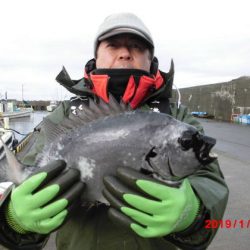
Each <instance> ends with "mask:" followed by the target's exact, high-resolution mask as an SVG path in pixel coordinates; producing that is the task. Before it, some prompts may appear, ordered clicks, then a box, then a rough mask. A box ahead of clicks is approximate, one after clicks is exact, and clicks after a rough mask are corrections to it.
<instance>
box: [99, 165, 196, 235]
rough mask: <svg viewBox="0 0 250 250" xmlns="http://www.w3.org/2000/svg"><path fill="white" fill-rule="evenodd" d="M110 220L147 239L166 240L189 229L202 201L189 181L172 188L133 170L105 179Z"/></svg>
mask: <svg viewBox="0 0 250 250" xmlns="http://www.w3.org/2000/svg"><path fill="white" fill-rule="evenodd" d="M104 185H105V189H104V192H103V194H104V196H105V197H106V199H107V200H108V201H109V202H110V204H111V207H112V208H110V211H109V213H110V216H111V218H112V219H113V220H115V221H119V222H121V223H122V224H124V225H127V226H128V225H129V227H130V228H131V229H132V230H133V231H134V232H135V233H137V234H138V235H140V236H141V237H144V238H150V237H162V236H166V235H168V234H170V233H173V232H180V231H183V230H184V229H186V228H188V227H189V226H190V225H191V224H192V223H193V222H194V220H195V218H196V216H197V214H198V211H199V199H198V198H197V197H196V195H195V194H194V191H193V189H192V187H191V185H190V183H189V180H188V179H184V181H183V182H182V184H181V186H180V187H170V186H167V185H166V184H165V183H164V184H163V183H159V181H156V180H155V179H153V178H151V177H148V176H145V175H144V174H141V173H138V172H137V171H135V170H133V169H130V168H118V170H117V177H116V178H115V177H112V176H108V177H105V178H104Z"/></svg>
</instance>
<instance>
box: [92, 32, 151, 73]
mask: <svg viewBox="0 0 250 250" xmlns="http://www.w3.org/2000/svg"><path fill="white" fill-rule="evenodd" d="M150 65H151V54H150V52H149V49H148V46H147V45H146V44H145V42H143V41H142V40H141V39H140V38H138V37H137V36H134V35H129V34H128V35H127V34H122V35H116V36H113V37H110V38H108V39H106V40H103V41H101V43H100V45H99V47H98V49H97V58H96V68H106V69H115V68H116V69H117V68H118V69H120V68H125V69H141V70H145V71H147V72H149V71H150Z"/></svg>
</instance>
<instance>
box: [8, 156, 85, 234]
mask: <svg viewBox="0 0 250 250" xmlns="http://www.w3.org/2000/svg"><path fill="white" fill-rule="evenodd" d="M65 168H66V163H65V162H64V161H62V160H57V161H53V162H51V163H49V164H48V165H47V166H46V167H43V168H42V169H40V172H39V173H36V174H35V175H33V176H32V177H29V178H28V179H26V180H25V181H24V182H23V183H22V184H21V185H19V186H18V187H17V188H15V189H14V190H13V191H12V193H11V199H10V202H9V204H8V206H7V209H6V211H5V217H6V220H7V222H8V224H9V226H10V227H11V228H12V229H14V230H15V231H16V232H18V233H21V234H25V233H30V232H33V233H39V234H48V233H50V232H52V231H54V230H56V229H57V228H58V227H59V226H60V225H61V224H62V223H63V222H64V221H65V218H66V216H67V215H68V214H69V212H70V209H71V208H72V206H73V203H74V202H75V201H76V200H77V199H79V197H80V195H81V193H82V191H83V188H84V183H82V182H81V181H80V178H79V177H80V172H79V171H78V170H77V169H73V168H70V169H68V170H67V171H64V170H65Z"/></svg>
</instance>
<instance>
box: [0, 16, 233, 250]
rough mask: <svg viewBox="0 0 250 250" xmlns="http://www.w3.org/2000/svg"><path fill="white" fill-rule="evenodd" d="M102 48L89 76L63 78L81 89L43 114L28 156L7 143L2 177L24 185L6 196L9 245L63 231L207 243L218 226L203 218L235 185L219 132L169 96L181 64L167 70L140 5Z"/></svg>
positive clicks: (100, 42) (103, 39) (81, 242)
mask: <svg viewBox="0 0 250 250" xmlns="http://www.w3.org/2000/svg"><path fill="white" fill-rule="evenodd" d="M94 54H95V58H94V59H92V60H90V61H89V62H88V63H87V64H86V66H85V75H84V78H82V79H81V80H79V81H73V80H71V79H70V77H69V76H68V74H67V72H66V70H65V69H64V68H63V70H62V71H61V72H60V74H59V75H58V76H57V81H58V82H59V83H60V84H62V85H63V86H64V87H66V88H67V89H68V90H69V91H71V92H72V93H75V94H76V95H77V97H76V98H72V99H71V101H65V102H63V103H62V104H61V105H60V106H59V107H58V108H57V109H56V110H55V111H54V112H53V113H52V114H51V115H50V116H49V117H48V118H46V119H45V120H44V124H43V127H42V129H41V132H40V133H38V135H37V138H36V144H35V145H34V146H33V148H32V150H31V151H30V152H28V153H27V154H26V155H25V156H24V157H23V158H22V159H21V162H22V164H20V162H18V161H17V160H16V159H14V158H15V157H13V155H11V154H10V152H6V155H7V158H8V163H9V168H10V169H12V170H11V171H10V173H8V168H7V170H6V172H7V174H6V176H2V175H1V181H7V180H11V181H13V182H14V183H18V184H19V185H16V187H15V188H14V189H13V190H12V191H10V190H11V189H10V188H8V191H9V195H5V196H6V198H5V200H4V201H3V202H2V203H3V204H2V206H1V220H0V242H1V244H2V245H4V246H6V247H8V248H10V249H42V248H43V247H44V245H45V244H46V242H47V239H48V237H49V235H50V233H51V232H54V231H55V230H58V232H57V240H56V245H57V249H74V250H77V249H79V250H80V249H86V250H88V249H98V250H102V249H103V250H105V249H107V250H112V249H129V250H131V249H150V250H153V249H157V250H158V249H177V247H179V248H183V249H205V248H207V247H208V245H209V244H210V242H211V241H212V239H213V237H214V236H215V233H216V229H207V228H205V220H220V219H222V216H223V214H224V211H225V207H226V204H227V199H228V188H227V185H226V183H225V181H224V177H223V174H222V173H221V170H220V167H219V164H218V161H217V160H216V158H215V157H213V156H211V154H209V153H210V150H211V148H212V147H213V145H214V144H215V140H214V139H213V138H211V137H208V136H205V135H204V134H203V129H202V127H201V125H200V124H199V123H198V121H196V120H195V119H194V118H193V117H192V116H191V115H190V114H188V112H187V109H186V108H185V107H183V106H182V105H179V104H178V105H175V104H171V103H170V102H169V98H170V97H171V91H172V84H173V74H174V69H173V63H171V68H170V71H169V72H168V73H164V72H163V71H160V70H159V69H158V61H157V58H156V57H155V56H154V42H153V39H152V37H151V34H150V32H149V30H148V29H147V27H146V26H145V25H144V23H143V22H142V21H141V20H140V19H139V18H138V17H137V16H135V15H133V14H131V13H119V14H114V15H111V16H108V17H107V18H106V19H105V20H104V22H103V23H102V24H101V26H100V27H99V30H98V32H97V36H96V40H95V44H94ZM152 109H154V110H156V109H157V110H158V111H160V113H157V112H152V111H150V110H152ZM135 110H136V111H135ZM69 152H70V153H69ZM76 152H77V153H76ZM74 153H75V155H74ZM14 165H15V167H13V166H14ZM24 165H26V167H24ZM27 165H28V166H29V167H27ZM36 168H38V169H39V170H38V171H37V172H36V173H34V171H35V169H36ZM14 173H15V174H14ZM30 173H32V176H31V177H30V176H28V175H29V174H30ZM14 175H15V176H14ZM6 190H7V189H6Z"/></svg>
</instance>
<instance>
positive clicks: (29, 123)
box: [9, 111, 49, 141]
mask: <svg viewBox="0 0 250 250" xmlns="http://www.w3.org/2000/svg"><path fill="white" fill-rule="evenodd" d="M48 114H49V112H47V111H34V112H33V113H32V114H31V116H30V117H22V118H15V119H10V121H9V127H10V128H11V129H14V130H16V131H18V132H19V133H20V134H18V133H16V132H15V138H16V139H17V140H18V141H20V140H22V139H23V138H24V137H25V135H27V134H28V133H30V132H32V131H33V130H34V128H35V127H36V126H37V125H38V124H39V123H40V122H41V121H42V119H43V118H44V117H45V116H47V115H48Z"/></svg>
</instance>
